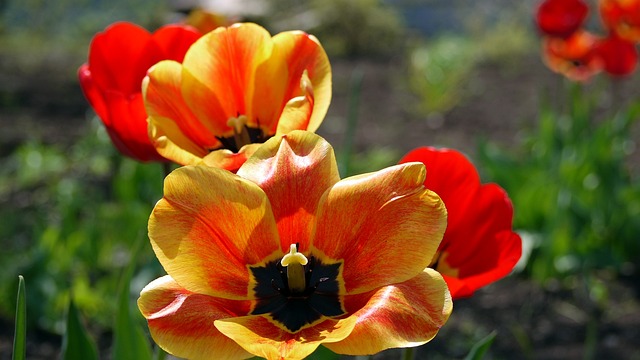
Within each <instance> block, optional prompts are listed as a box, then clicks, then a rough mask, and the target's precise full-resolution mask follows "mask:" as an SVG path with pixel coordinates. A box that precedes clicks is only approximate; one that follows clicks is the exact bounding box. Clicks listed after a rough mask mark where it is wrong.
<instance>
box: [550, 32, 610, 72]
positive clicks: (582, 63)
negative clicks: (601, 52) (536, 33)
mask: <svg viewBox="0 0 640 360" xmlns="http://www.w3.org/2000/svg"><path fill="white" fill-rule="evenodd" d="M599 40H600V39H599V37H597V36H595V35H593V34H592V33H590V32H587V31H584V30H580V31H577V32H576V33H574V34H573V35H571V36H570V37H569V38H567V39H563V38H556V37H545V38H544V39H543V49H542V59H543V61H544V62H545V64H546V65H547V67H549V69H551V70H552V71H554V72H557V73H559V74H562V75H564V76H565V77H567V78H568V79H570V80H573V81H581V82H585V81H587V80H589V79H591V77H593V76H594V75H596V74H598V73H600V72H601V71H602V69H603V65H604V64H603V62H602V59H601V58H600V57H599V56H598V54H597V51H596V49H597V44H598V41H599Z"/></svg>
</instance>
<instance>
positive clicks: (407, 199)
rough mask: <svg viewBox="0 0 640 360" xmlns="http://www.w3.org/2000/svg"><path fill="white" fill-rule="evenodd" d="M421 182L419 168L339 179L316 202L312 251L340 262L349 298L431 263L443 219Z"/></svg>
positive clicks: (399, 167) (401, 278) (432, 195)
mask: <svg viewBox="0 0 640 360" xmlns="http://www.w3.org/2000/svg"><path fill="white" fill-rule="evenodd" d="M424 177H425V169H424V165H422V164H418V163H410V164H402V165H396V166H393V167H389V168H386V169H384V170H380V171H377V172H374V173H370V174H364V175H359V176H354V177H350V178H347V179H344V180H341V181H339V182H338V183H336V184H335V185H334V186H333V187H332V188H331V189H329V191H327V192H326V193H325V195H324V196H323V198H322V199H321V200H320V205H319V209H318V220H317V228H316V230H315V234H314V237H313V240H312V246H313V247H315V248H317V249H318V250H319V251H320V253H322V254H324V255H326V256H328V257H329V258H331V259H336V260H339V259H343V260H344V271H343V278H344V282H345V289H346V292H347V294H355V293H361V292H366V291H370V290H372V289H375V288H378V287H380V286H384V285H386V284H392V283H397V282H402V281H406V280H408V279H410V278H412V277H413V276H415V275H416V274H418V273H420V272H421V271H422V270H423V269H424V268H426V267H427V266H428V265H429V263H430V262H431V259H432V258H433V255H434V254H435V252H436V249H437V248H438V245H439V244H440V241H441V240H442V235H443V233H444V230H445V227H446V223H447V215H446V209H445V207H444V204H443V203H442V201H441V200H440V198H439V197H438V196H437V195H436V194H435V193H434V192H432V191H430V190H427V189H425V188H424V186H423V185H422V184H423V182H424Z"/></svg>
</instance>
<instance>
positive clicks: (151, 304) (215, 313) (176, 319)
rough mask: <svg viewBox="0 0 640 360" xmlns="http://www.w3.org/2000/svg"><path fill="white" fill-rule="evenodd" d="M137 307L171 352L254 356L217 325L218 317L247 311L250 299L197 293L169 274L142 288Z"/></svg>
mask: <svg viewBox="0 0 640 360" xmlns="http://www.w3.org/2000/svg"><path fill="white" fill-rule="evenodd" d="M138 307H139V308H140V312H142V315H143V316H144V317H145V318H146V319H147V321H148V324H149V330H150V332H151V336H152V337H153V339H154V340H155V342H156V343H157V344H158V345H159V346H160V347H161V348H162V349H164V350H165V351H167V352H168V353H170V354H172V355H175V356H179V357H184V358H189V359H209V358H210V357H211V354H216V359H246V358H248V357H250V356H251V355H250V354H249V353H247V352H246V351H245V350H244V349H242V347H240V346H238V344H236V342H235V341H233V340H231V339H230V338H228V337H226V336H225V335H223V334H222V333H220V331H218V329H216V327H215V326H214V322H215V321H216V320H219V319H225V318H229V317H235V316H241V315H244V314H246V313H247V312H248V311H249V308H250V303H249V302H248V301H234V300H225V299H220V298H215V297H212V296H207V295H202V294H195V293H192V292H190V291H188V290H186V289H184V288H182V287H181V286H180V285H178V283H176V282H175V280H173V279H172V278H171V277H170V276H168V275H167V276H164V277H161V278H159V279H156V280H154V281H152V282H151V283H150V284H149V285H147V286H146V287H145V288H144V289H142V292H141V293H140V298H139V299H138Z"/></svg>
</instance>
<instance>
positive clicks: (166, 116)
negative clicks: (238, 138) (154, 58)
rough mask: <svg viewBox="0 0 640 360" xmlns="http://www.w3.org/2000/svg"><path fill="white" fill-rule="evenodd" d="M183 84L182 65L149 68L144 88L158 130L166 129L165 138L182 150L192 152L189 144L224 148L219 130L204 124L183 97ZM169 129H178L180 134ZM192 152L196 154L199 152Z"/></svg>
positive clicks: (150, 113) (209, 147)
mask: <svg viewBox="0 0 640 360" xmlns="http://www.w3.org/2000/svg"><path fill="white" fill-rule="evenodd" d="M181 83H182V66H181V65H180V63H178V62H175V61H171V60H165V61H161V62H159V63H158V64H156V65H154V66H153V67H152V68H151V69H149V72H148V74H147V77H146V78H145V79H144V82H143V85H142V91H143V94H144V100H145V106H146V110H147V114H149V117H150V118H152V122H154V123H156V126H157V127H161V128H162V129H163V133H164V134H165V135H164V136H167V138H169V139H170V140H171V141H172V142H173V143H176V144H177V145H178V146H180V147H183V146H184V147H185V149H189V147H188V146H189V143H194V144H195V145H197V147H199V148H201V149H216V148H218V147H220V146H221V145H222V144H221V143H220V141H219V140H218V139H217V138H216V137H215V135H214V134H215V133H213V132H212V131H215V130H216V129H212V128H208V127H206V125H207V124H203V123H201V122H200V121H199V120H198V118H196V116H195V115H194V114H193V112H192V111H191V109H190V108H189V106H188V105H187V103H186V102H185V100H184V99H183V98H182V93H181ZM168 122H173V123H175V124H176V125H175V126H173V125H169V124H167V123H168ZM169 129H176V130H177V131H178V133H176V132H175V131H168V130H169ZM180 140H182V141H180ZM186 141H188V142H186ZM188 151H189V152H191V153H192V154H193V153H196V151H197V150H195V149H190V150H188ZM201 151H202V150H200V151H198V152H201Z"/></svg>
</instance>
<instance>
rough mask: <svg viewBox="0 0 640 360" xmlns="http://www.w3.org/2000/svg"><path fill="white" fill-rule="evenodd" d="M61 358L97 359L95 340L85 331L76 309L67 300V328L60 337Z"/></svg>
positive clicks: (71, 359)
mask: <svg viewBox="0 0 640 360" xmlns="http://www.w3.org/2000/svg"><path fill="white" fill-rule="evenodd" d="M61 358H62V360H74V359H86V360H93V359H96V360H97V359H98V350H97V347H96V344H95V342H94V341H93V339H92V338H91V337H90V336H89V334H88V333H87V330H86V329H85V328H84V326H83V325H82V322H81V321H80V315H79V314H78V309H77V308H76V307H75V305H74V304H73V300H71V301H69V309H68V311H67V329H66V331H65V333H64V337H63V338H62V357H61Z"/></svg>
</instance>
